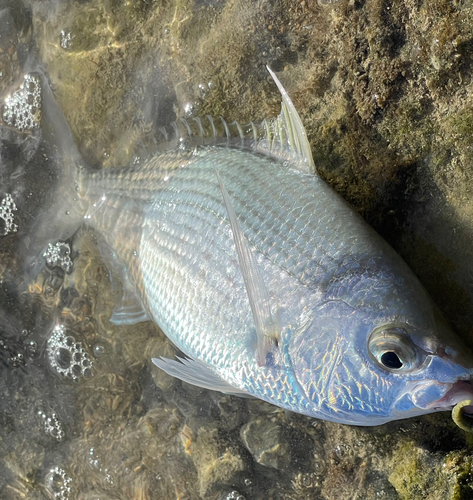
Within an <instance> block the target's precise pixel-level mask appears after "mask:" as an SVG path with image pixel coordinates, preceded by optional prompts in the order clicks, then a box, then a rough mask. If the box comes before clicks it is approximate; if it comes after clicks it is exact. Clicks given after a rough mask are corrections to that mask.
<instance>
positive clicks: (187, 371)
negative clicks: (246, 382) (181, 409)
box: [152, 357, 249, 396]
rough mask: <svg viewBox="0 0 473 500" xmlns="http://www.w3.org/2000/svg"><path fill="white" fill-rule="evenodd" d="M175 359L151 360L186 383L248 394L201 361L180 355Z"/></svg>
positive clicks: (238, 394)
mask: <svg viewBox="0 0 473 500" xmlns="http://www.w3.org/2000/svg"><path fill="white" fill-rule="evenodd" d="M177 359H178V361H176V360H174V359H168V358H160V359H157V358H152V361H153V363H154V364H155V365H156V366H157V367H158V368H161V370H163V371H165V372H166V373H167V374H168V375H171V377H176V378H178V379H180V380H182V381H184V382H187V383H188V384H192V385H196V386H198V387H202V388H203V389H209V390H211V391H220V392H224V393H225V394H234V395H236V396H249V395H248V393H246V392H245V391H242V390H241V389H237V388H235V387H233V386H232V385H230V384H229V383H228V382H225V380H223V379H221V378H220V377H219V376H218V375H217V374H216V373H215V372H214V371H213V370H212V369H210V368H209V367H208V366H207V365H206V364H205V363H204V362H203V361H199V360H197V359H191V358H189V359H187V358H180V357H177Z"/></svg>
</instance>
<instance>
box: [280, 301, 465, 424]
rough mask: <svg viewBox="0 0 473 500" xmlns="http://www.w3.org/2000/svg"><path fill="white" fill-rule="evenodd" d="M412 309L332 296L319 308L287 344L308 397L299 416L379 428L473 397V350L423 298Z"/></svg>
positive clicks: (296, 372)
mask: <svg viewBox="0 0 473 500" xmlns="http://www.w3.org/2000/svg"><path fill="white" fill-rule="evenodd" d="M424 299H425V300H424ZM412 306H413V307H412V308H410V307H405V306H404V307H403V308H402V309H399V310H397V311H394V312H393V310H392V309H390V308H389V307H387V308H385V309H384V310H383V309H380V310H376V311H374V310H369V311H368V310H367V309H363V308H354V307H352V306H351V305H350V304H347V303H346V302H344V301H338V300H333V301H327V302H325V303H324V304H323V305H322V306H321V307H318V308H317V311H315V312H313V315H312V316H311V320H310V321H309V322H306V323H307V324H308V326H307V327H306V328H305V329H301V330H300V331H298V332H296V334H295V335H294V336H293V338H292V342H291V347H290V358H291V362H292V369H293V371H294V373H295V376H296V378H297V381H298V383H299V385H300V386H301V388H302V390H303V391H304V394H305V396H306V397H307V399H308V401H309V403H307V404H306V410H305V411H304V413H306V414H309V415H312V416H314V417H316V418H323V419H326V420H331V421H335V422H340V423H345V424H352V425H380V424H383V423H386V422H389V421H392V420H399V419H405V418H409V417H414V416H418V415H423V414H427V413H432V412H437V411H445V410H451V409H452V408H453V407H454V406H455V405H456V404H457V403H459V402H461V401H465V400H471V401H473V385H472V383H471V381H472V380H473V355H472V354H471V352H470V350H469V349H468V348H467V347H466V346H465V345H464V344H463V343H462V342H461V340H460V339H459V338H458V337H457V336H456V335H455V333H454V332H453V331H452V330H451V329H450V328H449V327H448V326H447V325H446V323H445V322H444V320H443V319H442V317H441V316H440V314H438V313H437V312H436V310H435V307H434V306H433V305H432V303H431V302H430V301H429V299H428V298H423V300H422V303H421V304H418V303H413V304H412ZM416 306H418V307H416ZM464 412H465V413H473V407H472V408H471V412H470V411H469V408H466V409H464Z"/></svg>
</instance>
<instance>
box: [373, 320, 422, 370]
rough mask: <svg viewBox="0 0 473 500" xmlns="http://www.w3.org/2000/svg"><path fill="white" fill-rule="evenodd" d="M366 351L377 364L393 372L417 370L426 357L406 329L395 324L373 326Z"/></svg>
mask: <svg viewBox="0 0 473 500" xmlns="http://www.w3.org/2000/svg"><path fill="white" fill-rule="evenodd" d="M368 352H369V354H370V357H371V359H373V360H374V361H375V362H376V364H377V365H378V366H380V367H381V368H383V369H384V370H386V371H389V372H393V373H406V372H411V371H415V370H418V369H419V368H420V367H421V366H422V365H423V364H424V361H425V358H426V354H425V352H424V351H423V350H422V349H421V348H419V347H417V346H416V345H415V344H414V342H413V341H412V340H411V337H410V336H409V334H408V332H407V330H406V329H405V328H403V327H399V326H395V325H383V326H380V327H377V328H375V329H374V330H373V332H372V333H371V335H370V337H369V339H368Z"/></svg>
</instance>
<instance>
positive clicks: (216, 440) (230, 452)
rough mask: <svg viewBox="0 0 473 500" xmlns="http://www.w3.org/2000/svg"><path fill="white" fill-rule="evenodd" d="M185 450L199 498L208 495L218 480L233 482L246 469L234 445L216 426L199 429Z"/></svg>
mask: <svg viewBox="0 0 473 500" xmlns="http://www.w3.org/2000/svg"><path fill="white" fill-rule="evenodd" d="M189 451H190V455H191V457H192V458H193V460H194V465H195V467H196V468H197V473H198V481H199V492H200V495H201V498H209V495H210V493H212V490H213V489H214V488H216V487H218V486H221V485H222V484H234V483H235V481H237V480H238V477H239V475H240V473H241V472H242V471H244V470H245V469H246V463H245V460H244V458H243V456H242V454H241V452H240V451H239V449H238V447H237V446H235V444H233V443H231V442H230V441H228V440H227V439H225V437H224V435H223V434H222V433H220V432H219V431H218V429H216V428H212V427H203V428H201V429H199V431H198V435H197V437H196V438H195V440H193V441H192V442H191V443H190V445H189Z"/></svg>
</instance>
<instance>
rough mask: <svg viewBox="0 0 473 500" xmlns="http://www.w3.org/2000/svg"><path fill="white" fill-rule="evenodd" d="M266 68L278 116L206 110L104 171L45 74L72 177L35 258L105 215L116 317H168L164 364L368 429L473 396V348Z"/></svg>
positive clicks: (53, 135) (194, 379) (45, 124)
mask: <svg viewBox="0 0 473 500" xmlns="http://www.w3.org/2000/svg"><path fill="white" fill-rule="evenodd" d="M268 71H269V73H270V75H271V77H272V79H273V80H274V82H275V84H276V85H277V87H278V89H279V92H280V94H281V113H280V115H279V116H278V117H277V118H274V119H272V120H271V119H268V120H264V121H263V122H262V123H261V124H259V125H256V124H255V122H250V124H248V125H246V126H241V125H240V124H238V123H237V122H233V123H227V122H225V121H224V120H223V119H212V118H210V117H207V118H206V120H207V126H208V127H207V128H210V129H211V130H213V132H212V133H211V134H210V135H206V132H205V130H204V126H203V119H202V120H201V119H200V118H196V119H194V120H193V121H192V120H184V119H181V120H180V121H178V122H177V124H176V125H175V130H176V131H182V130H185V131H187V132H186V133H181V134H180V135H179V134H177V135H176V137H177V138H178V140H177V141H175V142H174V143H173V147H171V143H169V147H167V148H164V149H163V150H162V151H159V152H157V153H156V154H154V155H153V156H152V157H151V158H149V159H147V160H146V161H143V162H142V163H140V164H137V165H130V166H125V167H123V168H109V169H100V170H94V171H93V170H91V169H89V168H88V167H87V166H86V165H84V162H83V160H82V158H81V156H80V154H79V152H78V149H77V147H76V145H75V143H74V139H73V137H72V133H71V131H70V129H69V127H68V124H67V122H66V119H65V117H64V115H63V114H62V112H61V110H60V109H59V107H58V105H57V104H56V102H55V100H54V97H53V94H52V91H51V89H50V88H49V86H48V85H47V81H46V77H45V76H44V75H43V76H42V77H41V79H42V87H43V96H42V97H43V103H44V106H43V108H44V109H43V116H42V128H43V130H44V132H43V133H44V134H46V135H48V134H49V135H48V137H49V139H48V140H50V141H53V142H54V143H55V145H56V146H55V151H56V155H57V157H58V158H59V159H60V161H59V163H60V164H61V166H62V171H61V174H60V176H62V180H61V182H60V186H59V188H58V189H57V194H56V199H55V200H54V201H53V202H52V204H51V207H50V209H49V210H47V211H45V214H44V215H43V216H42V218H41V220H38V221H37V224H36V225H35V227H36V229H35V230H34V231H33V230H32V232H31V235H30V236H29V238H28V240H27V247H28V251H29V252H30V255H31V259H30V261H29V262H28V265H27V267H28V269H29V270H30V271H31V270H37V269H38V266H41V265H42V259H41V255H42V252H43V249H44V248H46V246H47V244H49V243H51V241H57V240H60V239H63V240H64V239H66V238H68V237H71V235H72V234H73V232H74V231H75V230H76V229H77V227H79V226H80V225H84V224H86V225H87V226H89V227H91V228H93V229H94V230H95V231H96V233H97V234H98V235H100V241H101V245H100V248H101V252H102V255H103V256H104V259H105V261H106V262H107V263H108V265H109V266H110V267H111V268H113V269H114V270H117V271H118V272H119V273H120V276H121V280H122V283H123V289H124V298H123V300H122V301H121V303H120V304H117V307H116V308H115V310H114V312H113V315H112V317H111V318H110V321H112V322H113V323H115V324H135V323H138V322H141V321H148V320H151V321H153V322H155V323H156V324H157V325H158V326H159V327H160V329H161V330H162V331H163V332H164V334H165V335H166V336H167V337H168V338H169V340H170V341H171V342H172V343H173V344H174V345H175V346H176V347H177V348H178V350H179V351H180V352H181V353H182V354H180V355H178V356H176V357H175V358H174V359H166V358H153V359H152V361H153V363H154V365H156V367H157V368H154V369H159V370H163V371H164V372H166V373H168V374H170V375H172V376H173V377H176V378H178V379H181V380H182V381H184V382H186V383H189V384H193V385H196V386H199V387H201V388H204V389H208V390H214V391H220V392H223V393H226V394H231V395H239V396H246V397H254V398H257V399H261V400H264V401H266V402H268V403H271V404H273V405H276V406H278V407H280V408H283V409H287V410H290V411H292V412H296V413H300V414H303V415H307V416H309V417H314V418H317V419H322V420H327V421H332V422H337V423H341V424H349V425H359V426H374V425H381V424H384V423H387V422H390V421H393V420H399V419H405V418H410V417H414V416H419V415H424V414H427V413H432V412H438V411H448V410H451V409H452V408H453V407H454V406H456V405H457V404H459V403H461V402H464V401H469V400H473V386H472V385H471V379H472V375H473V356H472V354H471V352H470V351H469V349H468V348H467V347H466V346H465V345H464V343H463V342H462V341H461V339H460V338H459V337H458V336H457V335H456V334H455V333H454V332H453V331H452V330H451V329H450V327H449V326H448V325H447V324H446V322H445V320H444V319H443V318H442V316H441V314H440V313H439V311H438V309H437V308H436V306H435V305H434V304H433V302H432V300H431V299H430V297H429V296H428V294H427V292H426V290H425V289H424V288H423V286H422V285H421V283H420V282H419V280H418V279H417V277H416V276H415V275H414V273H413V272H412V271H411V270H410V269H409V267H408V266H407V265H406V263H405V262H404V261H403V260H402V258H401V257H400V256H399V255H398V254H397V253H396V252H395V251H394V250H393V248H392V247H390V246H389V245H388V243H387V242H386V241H385V240H383V239H382V238H381V237H380V236H379V235H378V234H377V233H376V232H375V231H374V230H373V229H372V228H371V227H370V226H369V225H368V224H367V223H366V222H365V221H364V220H363V219H362V218H361V217H360V216H359V215H358V214H357V213H356V212H355V211H354V210H353V209H352V208H351V207H350V206H349V205H348V203H347V202H346V201H345V200H343V199H342V198H341V197H340V196H339V195H338V194H337V193H336V192H335V191H334V190H333V189H332V188H331V187H330V186H329V185H328V184H327V183H326V182H325V181H324V180H323V179H322V178H321V177H320V176H319V175H318V174H317V172H316V168H315V165H314V161H313V158H312V153H311V148H310V145H309V142H308V138H307V134H306V132H305V130H304V127H303V124H302V121H301V119H300V117H299V115H298V113H297V111H296V109H295V107H294V105H293V103H292V101H291V99H290V97H289V95H288V94H287V92H286V90H285V89H284V87H283V86H282V84H281V83H280V81H279V80H278V78H277V76H276V74H275V73H273V72H272V71H271V70H270V69H269V68H268ZM195 130H197V132H195ZM219 130H222V131H223V132H222V133H220V132H219ZM184 136H185V137H184ZM151 366H152V365H151ZM462 412H465V414H468V413H471V412H473V409H472V408H471V407H469V406H468V405H466V404H465V403H463V407H462Z"/></svg>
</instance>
